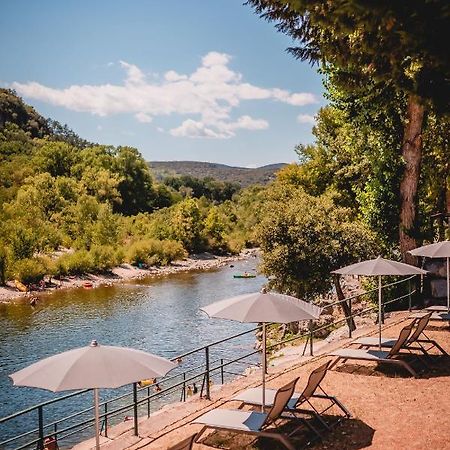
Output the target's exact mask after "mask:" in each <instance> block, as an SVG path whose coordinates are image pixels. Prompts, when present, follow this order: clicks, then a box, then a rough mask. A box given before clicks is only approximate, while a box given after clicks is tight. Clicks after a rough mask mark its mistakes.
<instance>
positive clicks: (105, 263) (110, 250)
mask: <svg viewBox="0 0 450 450" xmlns="http://www.w3.org/2000/svg"><path fill="white" fill-rule="evenodd" d="M89 253H90V256H91V258H92V263H93V266H94V270H96V271H105V270H110V269H112V268H113V267H115V266H117V264H120V262H121V261H119V260H118V253H117V251H116V250H115V249H114V247H112V246H110V245H96V246H94V247H92V248H91V250H90V252H89Z"/></svg>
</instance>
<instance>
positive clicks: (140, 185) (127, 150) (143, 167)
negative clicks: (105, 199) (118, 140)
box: [114, 147, 156, 215]
mask: <svg viewBox="0 0 450 450" xmlns="http://www.w3.org/2000/svg"><path fill="white" fill-rule="evenodd" d="M114 167H115V172H116V173H117V174H118V175H119V176H120V178H121V181H120V183H119V185H118V190H119V192H120V196H121V197H122V203H121V204H120V205H117V206H116V209H117V211H118V212H120V213H122V214H125V215H134V214H138V213H140V212H148V211H152V210H153V205H154V201H155V197H156V193H155V190H154V188H153V179H152V176H151V173H150V169H149V167H148V165H147V163H146V162H145V161H144V158H142V156H141V154H140V153H139V152H138V151H137V150H136V149H135V148H132V147H119V148H118V150H117V156H116V158H115V166H114Z"/></svg>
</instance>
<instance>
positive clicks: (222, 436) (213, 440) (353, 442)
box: [202, 415, 375, 450]
mask: <svg viewBox="0 0 450 450" xmlns="http://www.w3.org/2000/svg"><path fill="white" fill-rule="evenodd" d="M323 417H324V418H325V420H326V421H327V422H328V423H336V422H337V420H338V419H341V418H337V417H336V416H326V415H325V416H323ZM315 425H316V427H317V424H315ZM298 426H299V424H298V423H295V424H294V423H292V422H286V423H285V424H283V425H281V426H280V427H278V431H279V432H280V433H283V434H286V435H288V434H290V433H291V432H293V431H295V430H296V429H297V428H298ZM321 431H322V430H321ZM374 433H375V430H374V429H373V428H371V427H369V426H368V425H367V424H365V423H364V422H362V421H361V420H359V419H342V420H341V421H340V422H339V424H338V425H337V426H334V427H333V428H332V429H331V430H330V431H328V432H324V439H323V440H318V439H317V437H316V436H315V435H314V434H313V433H312V432H311V431H310V430H309V429H308V428H307V427H306V426H303V427H302V428H301V429H299V430H296V433H295V435H294V436H291V437H290V441H291V443H292V444H293V445H294V447H295V448H296V449H303V448H314V449H325V448H326V449H345V450H358V449H362V448H365V447H367V446H369V445H370V444H371V443H372V439H373V435H374ZM202 445H205V446H207V447H210V448H212V449H226V450H238V449H246V450H285V447H283V446H282V445H281V444H280V443H278V442H277V441H275V440H273V439H268V438H255V437H254V436H250V435H245V434H237V433H231V432H226V431H214V432H213V433H211V434H209V435H208V436H207V437H206V438H205V439H204V440H202Z"/></svg>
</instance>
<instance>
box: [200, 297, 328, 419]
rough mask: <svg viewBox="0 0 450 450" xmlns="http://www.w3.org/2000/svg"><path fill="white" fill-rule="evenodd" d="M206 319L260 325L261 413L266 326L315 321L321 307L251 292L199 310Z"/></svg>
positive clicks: (264, 394)
mask: <svg viewBox="0 0 450 450" xmlns="http://www.w3.org/2000/svg"><path fill="white" fill-rule="evenodd" d="M200 309H201V311H203V312H205V313H206V314H208V316H209V317H214V318H217V319H229V320H236V321H238V322H247V323H262V324H263V337H262V341H263V350H262V411H264V408H265V403H266V402H265V400H266V392H265V388H266V323H290V322H299V321H302V320H314V319H318V318H319V316H320V314H321V312H322V308H319V307H318V306H315V305H312V304H311V303H307V302H304V301H303V300H299V299H298V298H295V297H291V296H289V295H282V294H275V293H266V292H255V293H252V294H243V295H238V296H237V297H232V298H229V299H226V300H221V301H219V302H216V303H213V304H211V305H208V306H205V307H203V308H200Z"/></svg>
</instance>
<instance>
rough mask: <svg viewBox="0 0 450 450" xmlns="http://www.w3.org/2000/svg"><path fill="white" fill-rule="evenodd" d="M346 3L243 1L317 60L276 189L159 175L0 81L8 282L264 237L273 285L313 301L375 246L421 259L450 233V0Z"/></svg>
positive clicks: (0, 238)
mask: <svg viewBox="0 0 450 450" xmlns="http://www.w3.org/2000/svg"><path fill="white" fill-rule="evenodd" d="M341 3H342V2H340V1H336V2H329V3H326V4H324V3H322V2H314V1H313V2H311V1H295V2H286V1H281V0H280V1H269V0H267V1H263V0H250V1H249V2H248V4H250V6H252V7H253V8H254V11H255V12H256V13H257V14H260V15H261V17H262V18H264V19H266V20H269V21H270V22H274V23H275V25H276V28H277V30H278V31H279V32H282V33H285V34H287V35H289V36H290V37H291V38H292V39H293V47H291V48H290V49H288V51H289V52H290V53H291V54H292V55H293V56H294V57H295V58H298V59H301V60H306V61H309V62H311V63H312V64H316V65H317V66H318V70H319V71H320V73H321V74H322V78H323V81H324V86H325V95H326V98H327V101H328V104H327V105H326V106H324V107H323V108H321V109H320V110H319V111H318V113H317V115H316V117H315V120H316V123H315V125H314V127H313V135H314V143H313V144H309V145H305V144H302V143H299V144H298V145H297V147H296V148H295V149H292V150H293V152H295V153H296V154H297V157H298V162H297V163H295V164H290V165H286V166H284V167H283V168H281V169H280V170H279V171H278V172H277V175H276V178H275V180H273V181H272V182H271V183H269V184H268V185H251V186H248V187H245V188H242V187H241V186H240V185H239V184H235V183H231V182H224V181H218V180H215V179H213V178H211V177H206V178H201V177H200V178H196V177H194V176H190V175H185V176H179V175H176V176H168V177H165V178H163V179H160V180H158V181H156V178H155V176H154V174H153V173H152V170H151V167H149V165H148V164H147V162H146V161H145V160H144V159H143V157H142V155H141V154H140V153H139V151H138V150H137V149H135V148H131V147H114V146H109V145H100V144H96V143H90V142H87V141H86V140H84V139H83V138H81V137H79V136H77V134H76V133H74V132H73V131H72V130H70V128H69V127H68V126H67V125H61V124H59V123H58V122H56V121H54V120H50V119H45V118H43V117H42V116H40V115H39V114H38V113H37V112H36V111H35V110H34V109H33V108H32V107H30V106H28V105H26V104H25V103H24V102H23V101H22V100H21V99H20V98H19V97H17V95H15V93H14V92H13V91H10V90H6V89H2V90H1V91H0V282H1V283H5V282H6V281H7V280H14V279H17V280H20V281H23V282H24V283H33V282H36V281H38V280H40V279H42V277H43V276H44V275H51V276H59V275H71V274H81V273H87V272H101V271H107V270H109V269H110V268H112V267H114V266H116V265H118V264H121V263H122V262H128V263H131V264H137V265H139V264H146V265H162V264H168V263H170V262H171V261H173V260H176V259H179V258H183V257H185V256H186V255H188V254H190V253H195V252H202V251H210V252H213V253H216V254H229V253H237V252H239V251H240V250H241V249H242V248H244V247H255V246H258V247H260V248H261V250H262V261H261V266H260V270H261V271H262V273H264V274H265V275H266V276H268V277H269V280H270V281H269V284H270V285H271V286H272V287H275V288H276V289H277V290H279V291H282V292H288V293H292V294H294V295H298V296H300V297H302V298H305V299H309V300H312V299H314V297H316V296H318V295H322V294H324V293H326V292H328V291H329V289H330V286H331V282H332V280H331V277H330V271H331V270H333V269H336V268H337V267H339V266H342V265H344V264H348V263H351V262H355V261H356V260H359V259H362V258H367V257H371V256H377V255H380V254H383V255H384V256H389V257H392V258H395V259H403V260H404V261H407V262H414V261H413V260H411V258H410V257H409V256H408V250H410V249H412V248H414V247H415V246H417V245H418V244H419V243H421V242H423V241H431V240H433V239H434V238H435V237H436V235H437V234H439V236H440V237H443V236H444V235H445V234H444V233H445V232H447V235H446V236H447V238H450V236H449V235H448V229H447V230H446V231H445V230H442V229H439V228H437V226H436V222H435V221H434V220H433V217H434V216H435V215H436V214H439V213H446V212H447V202H448V197H449V187H450V152H449V139H450V119H449V107H450V102H449V101H448V100H449V97H448V92H450V90H449V82H448V80H449V79H450V77H449V73H450V69H449V61H448V57H447V54H446V49H444V48H443V47H442V46H441V45H440V44H439V45H437V46H436V42H439V43H443V42H445V39H437V38H438V37H441V38H444V37H445V36H446V34H447V29H448V28H446V24H448V21H449V14H448V10H446V7H445V2H439V1H438V2H431V3H432V4H430V5H428V3H430V2H424V3H427V5H428V9H426V11H425V10H424V11H419V12H421V13H422V14H418V11H417V8H419V6H418V5H417V4H416V3H414V4H411V5H409V6H408V7H402V8H400V9H399V8H397V6H395V5H392V4H391V3H390V2H379V4H378V6H377V7H376V9H377V11H376V12H377V14H370V15H368V14H367V10H366V9H364V8H363V9H361V8H359V7H358V3H359V2H351V3H349V4H347V5H346V6H345V7H343V6H342V4H341ZM344 3H346V2H344ZM447 9H448V8H447ZM372 12H373V11H372ZM417 17H420V18H421V19H420V21H419V22H420V23H419V22H418V21H417ZM436 18H437V19H436ZM430 27H432V30H431V28H430ZM430 33H431V34H432V35H431V36H430ZM418 36H419V37H420V39H419V38H418ZM378 42H383V45H382V46H380V44H378ZM441 47H442V48H441Z"/></svg>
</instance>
